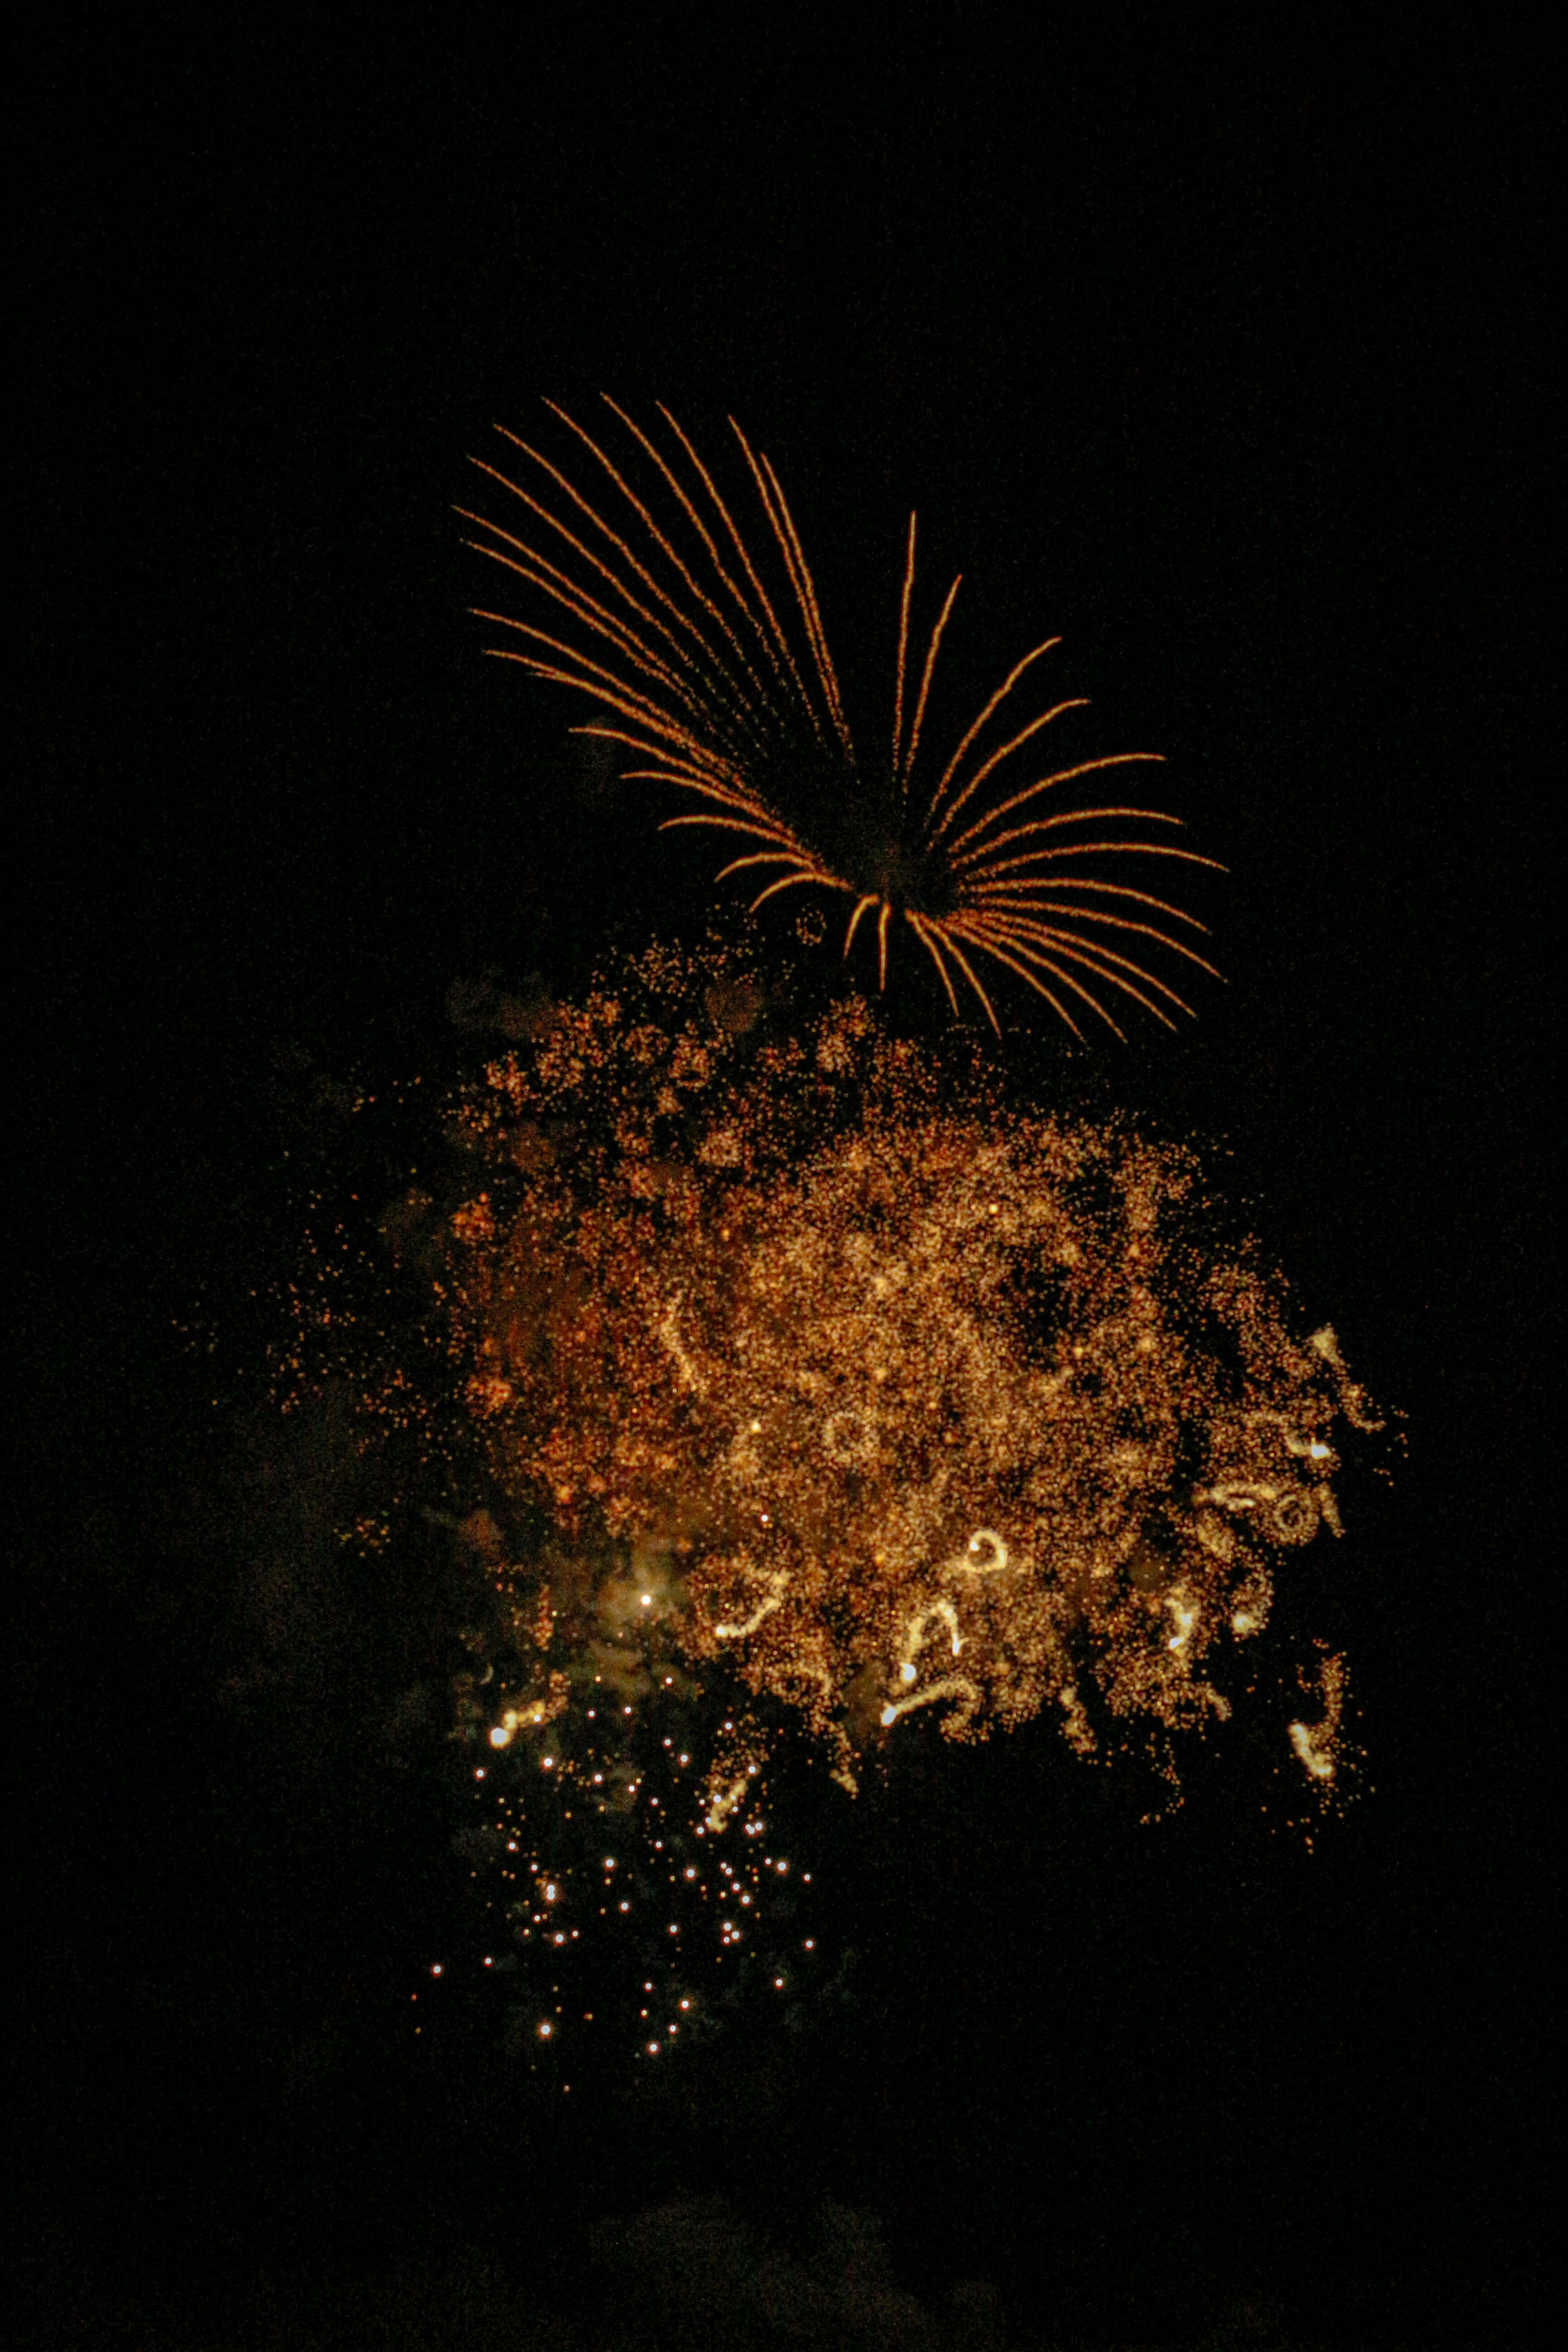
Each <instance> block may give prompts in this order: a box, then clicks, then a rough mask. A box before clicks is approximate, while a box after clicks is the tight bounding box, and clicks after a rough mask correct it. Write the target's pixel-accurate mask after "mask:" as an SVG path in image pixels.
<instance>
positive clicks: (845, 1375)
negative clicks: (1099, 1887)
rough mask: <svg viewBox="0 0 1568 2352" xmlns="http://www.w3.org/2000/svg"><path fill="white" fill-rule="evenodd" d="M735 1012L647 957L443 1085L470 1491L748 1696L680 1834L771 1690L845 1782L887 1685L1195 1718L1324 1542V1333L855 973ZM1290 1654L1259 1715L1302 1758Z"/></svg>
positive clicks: (534, 1670)
mask: <svg viewBox="0 0 1568 2352" xmlns="http://www.w3.org/2000/svg"><path fill="white" fill-rule="evenodd" d="M761 1007H762V993H761V991H760V990H759V989H758V988H757V987H756V986H755V984H754V983H752V982H748V981H747V980H746V978H745V977H744V976H743V975H741V976H737V973H736V971H734V969H733V968H732V967H731V966H729V965H727V964H726V962H725V961H724V959H723V957H722V956H721V954H718V953H715V954H714V955H712V956H710V957H708V958H704V957H703V956H696V957H681V956H677V955H673V954H670V953H668V952H665V951H653V952H650V953H649V954H648V955H647V956H646V957H644V958H642V959H640V960H639V961H637V962H635V963H634V964H632V965H630V966H628V967H627V968H626V970H625V971H623V972H622V974H621V975H620V978H619V981H618V982H612V983H605V984H604V985H602V986H601V987H600V988H598V989H597V990H596V991H595V992H594V993H593V994H592V995H591V996H590V998H589V999H588V1001H587V1002H586V1003H585V1004H584V1005H581V1006H578V1007H575V1008H571V1007H559V1008H555V1009H554V1011H553V1012H552V1014H551V1015H550V1017H549V1018H548V1019H547V1020H543V1021H542V1022H541V1023H540V1024H539V1030H538V1034H536V1035H535V1036H534V1037H533V1038H532V1039H531V1040H529V1041H525V1042H524V1043H522V1044H521V1045H520V1047H519V1048H518V1049H517V1050H513V1051H511V1052H510V1053H508V1054H507V1055H505V1056H504V1057H502V1058H500V1059H499V1060H497V1061H496V1062H494V1063H493V1064H492V1065H491V1066H489V1071H488V1073H487V1076H486V1079H485V1081H484V1083H483V1084H482V1085H480V1086H479V1087H475V1088H474V1089H472V1090H471V1092H470V1093H469V1094H468V1097H467V1098H466V1100H465V1104H464V1108H463V1122H464V1134H465V1140H466V1143H467V1146H468V1150H469V1151H470V1152H471V1154H472V1155H473V1162H474V1165H475V1169H476V1175H477V1176H478V1177H479V1181H478V1183H477V1185H476V1189H475V1190H474V1192H472V1194H471V1196H470V1197H469V1199H468V1201H467V1202H464V1203H463V1204H462V1205H461V1206H460V1207H459V1208H458V1210H457V1212H456V1213H454V1214H453V1215H452V1216H451V1217H450V1220H449V1234H448V1243H447V1250H448V1255H447V1274H446V1276H445V1277H444V1279H445V1286H446V1290H447V1308H448V1312H449V1316H450V1325H451V1331H452V1346H453V1349H454V1351H455V1354H456V1357H457V1360H458V1371H459V1374H460V1377H461V1379H462V1381H463V1383H464V1395H465V1398H466V1402H467V1407H468V1412H469V1413H470V1414H471V1416H472V1418H473V1421H474V1423H475V1425H476V1426H477V1428H478V1429H479V1431H480V1432H481V1433H482V1435H483V1439H484V1443H485V1445H486V1448H487V1451H488V1454H489V1462H490V1464H491V1466H492V1469H493V1471H494V1474H495V1476H496V1478H497V1481H498V1484H499V1486H500V1490H501V1491H502V1492H503V1493H507V1494H510V1496H513V1497H514V1498H516V1499H517V1501H518V1502H519V1503H520V1504H521V1503H523V1502H524V1501H526V1500H529V1499H531V1500H532V1502H533V1503H534V1504H535V1505H536V1506H539V1507H542V1509H543V1510H544V1512H545V1514H546V1515H547V1517H548V1518H549V1519H550V1520H551V1521H552V1524H553V1527H554V1528H555V1530H556V1531H557V1535H558V1537H559V1538H560V1540H561V1542H562V1543H563V1544H564V1546H565V1547H566V1548H567V1549H568V1550H570V1549H571V1547H572V1545H573V1544H574V1543H575V1544H577V1545H579V1546H581V1545H582V1544H583V1543H584V1542H586V1541H588V1540H589V1539H590V1537H593V1536H596V1538H597V1539H599V1540H601V1541H603V1540H605V1539H608V1540H609V1541H610V1542H611V1543H612V1544H618V1545H620V1546H622V1547H630V1548H631V1549H630V1554H629V1556H630V1557H631V1558H632V1559H634V1560H635V1561H636V1562H637V1570H636V1574H635V1577H634V1579H633V1581H634V1582H635V1584H636V1587H637V1590H636V1592H635V1595H634V1596H633V1598H632V1599H631V1600H630V1601H628V1602H627V1605H626V1611H625V1612H624V1614H625V1615H626V1617H627V1618H628V1619H629V1620H630V1621H633V1622H636V1623H637V1625H638V1626H640V1629H641V1632H642V1633H643V1636H644V1638H645V1639H646V1638H647V1637H649V1636H651V1635H652V1633H654V1631H655V1629H657V1632H658V1639H659V1640H661V1641H663V1642H665V1643H668V1645H669V1648H670V1654H671V1656H672V1658H674V1659H678V1660H679V1666H680V1671H681V1672H682V1673H683V1674H686V1675H696V1676H697V1677H699V1678H700V1677H701V1676H702V1675H704V1674H705V1673H710V1672H713V1671H717V1672H718V1673H719V1674H720V1675H722V1676H725V1677H727V1678H728V1679H729V1681H730V1683H731V1685H734V1686H739V1687H740V1688H742V1689H743V1690H744V1691H746V1692H748V1693H749V1694H750V1695H751V1696H752V1699H754V1700H755V1701H756V1702H757V1704H758V1707H759V1709H760V1710H761V1712H760V1713H759V1716H758V1717H757V1719H756V1721H754V1722H753V1723H752V1725H751V1726H750V1727H742V1732H737V1733H736V1735H735V1737H734V1738H732V1739H731V1741H730V1742H729V1743H728V1744H727V1745H726V1743H725V1742H723V1741H721V1742H720V1743H719V1744H718V1745H717V1747H716V1748H715V1751H714V1753H713V1755H712V1756H711V1757H710V1759H708V1760H707V1763H706V1768H705V1770H704V1773H703V1777H702V1781H701V1790H700V1797H699V1798H697V1799H696V1800H695V1801H694V1802H695V1811H694V1814H693V1818H694V1820H695V1821H696V1822H697V1825H698V1826H699V1827H700V1828H701V1829H702V1830H703V1831H704V1832H706V1833H707V1834H708V1835H709V1836H710V1837H721V1836H722V1835H723V1834H724V1833H725V1832H726V1830H727V1829H728V1828H729V1827H730V1826H731V1824H732V1823H733V1822H737V1821H742V1820H743V1819H745V1818H747V1817H748V1805H749V1803H750V1795H751V1790H752V1783H753V1781H754V1780H755V1778H756V1776H757V1774H758V1772H759V1771H760V1770H761V1769H763V1766H764V1765H765V1762H766V1759H767V1752H768V1738H767V1737H765V1736H764V1735H763V1732H762V1731H761V1730H760V1729H759V1728H758V1727H757V1726H758V1724H759V1723H760V1722H761V1720H762V1718H763V1716H764V1715H765V1716H766V1717H767V1720H768V1721H769V1722H770V1723H771V1724H772V1725H773V1726H774V1727H776V1726H777V1725H778V1724H779V1723H780V1722H794V1723H795V1724H796V1725H797V1726H798V1727H799V1728H800V1729H801V1730H802V1731H803V1732H804V1733H805V1734H806V1735H808V1736H809V1738H810V1740H811V1741H813V1742H814V1743H815V1744H816V1747H817V1748H818V1750H819V1751H820V1752H821V1753H822V1754H823V1755H824V1757H825V1758H826V1759H827V1761H828V1762H829V1764H830V1767H831V1769H832V1770H833V1772H834V1774H835V1776H836V1777H837V1779H838V1780H840V1781H841V1782H842V1783H843V1785H844V1786H845V1787H846V1788H847V1789H849V1790H854V1789H855V1787H856V1786H857V1784H858V1780H859V1777H860V1776H861V1774H862V1773H863V1771H864V1769H865V1765H866V1760H867V1758H868V1755H869V1754H870V1753H871V1752H872V1751H874V1750H878V1749H880V1748H884V1747H886V1748H889V1751H890V1750H891V1748H892V1747H893V1744H894V1743H897V1742H898V1741H900V1738H908V1737H910V1731H909V1730H908V1729H907V1728H906V1727H908V1726H910V1722H911V1718H919V1719H920V1720H921V1721H922V1722H925V1723H930V1724H933V1725H934V1726H935V1727H938V1728H939V1729H940V1731H941V1732H942V1735H944V1736H945V1737H946V1738H949V1739H954V1740H974V1739H978V1738H984V1737H985V1736H987V1735H988V1734H989V1733H990V1732H991V1731H993V1730H994V1729H998V1728H1007V1727H1014V1726H1016V1725H1018V1724H1021V1723H1023V1722H1025V1721H1026V1720H1028V1719H1030V1718H1032V1717H1037V1716H1038V1715H1039V1714H1041V1713H1042V1712H1043V1711H1046V1710H1054V1711H1055V1712H1056V1714H1057V1716H1058V1719H1059V1721H1060V1724H1061V1727H1062V1728H1063V1730H1064V1732H1065V1734H1066V1737H1067V1738H1068V1741H1069V1742H1070V1743H1071V1745H1072V1746H1073V1747H1074V1748H1077V1749H1078V1750H1079V1752H1080V1753H1082V1754H1085V1755H1089V1754H1092V1753H1095V1752H1097V1751H1103V1750H1104V1749H1105V1748H1106V1747H1107V1745H1108V1744H1110V1743H1114V1742H1115V1741H1116V1740H1117V1739H1118V1738H1121V1737H1124V1736H1126V1735H1127V1734H1128V1733H1130V1732H1133V1731H1136V1730H1138V1729H1140V1728H1142V1730H1144V1731H1152V1732H1153V1733H1154V1735H1155V1736H1156V1737H1157V1738H1163V1739H1164V1740H1165V1743H1166V1746H1167V1748H1168V1745H1169V1735H1171V1734H1173V1733H1176V1732H1179V1731H1181V1730H1184V1729H1190V1728H1198V1727H1203V1726H1204V1725H1205V1723H1208V1722H1212V1721H1215V1720H1218V1719H1223V1718H1224V1717H1226V1716H1227V1715H1228V1714H1229V1712H1230V1710H1231V1706H1232V1703H1233V1693H1234V1690H1235V1688H1236V1685H1237V1680H1238V1677H1239V1676H1240V1675H1242V1673H1243V1672H1244V1669H1242V1668H1240V1667H1238V1665H1237V1654H1238V1652H1239V1651H1241V1650H1242V1648H1243V1647H1244V1645H1245V1644H1246V1643H1247V1642H1249V1641H1250V1640H1252V1639H1253V1638H1254V1637H1255V1636H1257V1635H1258V1634H1259V1633H1262V1631H1263V1629H1264V1627H1265V1625H1266V1624H1267V1622H1268V1616H1269V1612H1270V1608H1271V1605H1272V1601H1273V1593H1274V1584H1275V1578H1276V1574H1277V1571H1278V1568H1279V1561H1280V1559H1281V1558H1282V1557H1283V1556H1285V1555H1287V1554H1289V1552H1291V1551H1293V1550H1295V1549H1298V1548H1300V1546H1302V1545H1305V1544H1307V1543H1309V1542H1310V1541H1311V1539H1312V1538H1314V1537H1315V1536H1316V1535H1318V1533H1319V1531H1320V1530H1321V1529H1327V1530H1328V1531H1329V1533H1330V1534H1331V1536H1337V1535H1338V1534H1339V1533H1340V1513H1339V1508H1338V1506H1337V1503H1336V1500H1335V1496H1334V1490H1333V1484H1332V1481H1333V1477H1334V1474H1335V1472H1336V1470H1337V1468H1338V1466H1339V1460H1338V1453H1337V1450H1336V1443H1335V1435H1334V1432H1335V1427H1336V1424H1337V1423H1341V1422H1345V1423H1350V1424H1351V1425H1352V1426H1353V1427H1356V1428H1361V1429H1372V1428H1375V1427H1377V1426H1379V1425H1380V1424H1379V1423H1377V1422H1376V1421H1375V1420H1374V1418H1373V1415H1372V1413H1371V1412H1370V1409H1369V1407H1368V1404H1367V1401H1366V1399H1365V1397H1364V1395H1363V1391H1361V1389H1360V1388H1359V1387H1358V1386H1357V1385H1356V1383H1355V1382H1354V1381H1352V1379H1351V1378H1350V1376H1349V1374H1348V1372H1347V1370H1346V1368H1345V1365H1344V1363H1343V1361H1342V1357H1341V1353H1340V1349H1339V1347H1338V1344H1337V1342H1336V1340H1335V1338H1334V1335H1333V1332H1332V1331H1331V1329H1330V1328H1327V1327H1324V1328H1320V1329H1319V1330H1317V1331H1314V1332H1313V1333H1311V1334H1310V1336H1309V1337H1305V1338H1299V1337H1297V1336H1296V1335H1295V1334H1294V1333H1293V1332H1292V1330H1291V1328H1289V1324H1288V1321H1287V1319H1286V1313H1285V1298H1284V1294H1283V1291H1282V1287H1281V1286H1280V1285H1279V1283H1278V1282H1277V1281H1275V1280H1272V1279H1271V1278H1269V1277H1268V1275H1267V1274H1266V1273H1265V1272H1264V1271H1263V1270H1262V1269H1261V1268H1260V1266H1259V1264H1258V1258H1257V1254H1256V1251H1255V1250H1254V1249H1253V1248H1252V1246H1251V1245H1250V1244H1246V1243H1237V1244H1223V1243H1222V1242H1221V1241H1220V1240H1219V1239H1218V1238H1217V1233H1216V1223H1217V1221H1216V1219H1215V1215H1214V1214H1213V1204H1212V1203H1211V1202H1208V1201H1207V1200H1206V1198H1205V1194H1204V1192H1203V1187H1202V1183H1201V1180H1200V1176H1199V1171H1198V1169H1197V1167H1196V1164H1195V1162H1194V1159H1193V1157H1192V1155H1191V1154H1190V1152H1188V1151H1187V1150H1185V1149H1184V1148H1183V1147H1180V1146H1176V1145H1172V1144H1168V1143H1156V1142H1152V1141H1150V1140H1148V1139H1144V1138H1142V1137H1140V1136H1139V1135H1138V1134H1137V1133H1136V1132H1135V1131H1133V1130H1132V1129H1131V1128H1130V1127H1128V1126H1126V1125H1124V1124H1121V1123H1119V1122H1117V1123H1111V1124H1109V1125H1103V1124H1101V1125H1089V1124H1082V1123H1077V1124H1075V1123H1072V1122H1069V1121H1067V1120H1063V1119H1060V1118H1052V1117H1047V1116H1039V1115H1030V1114H1026V1113H1022V1112H1014V1113H1006V1114H1004V1113H1003V1112H1002V1111H1001V1110H999V1108H998V1107H997V1105H996V1104H995V1103H994V1101H989V1100H987V1099H985V1098H984V1094H983V1092H982V1093H977V1092H974V1091H969V1092H966V1093H962V1094H961V1095H960V1096H959V1097H958V1098H957V1099H952V1098H951V1097H952V1087H951V1086H948V1085H947V1084H945V1082H944V1081H942V1079H941V1078H940V1076H939V1075H938V1074H937V1073H936V1072H935V1071H934V1069H933V1068H932V1067H931V1065H930V1064H929V1063H928V1062H927V1061H926V1060H925V1059H924V1058H923V1057H922V1056H921V1054H920V1053H919V1052H918V1051H917V1050H916V1049H914V1048H912V1047H910V1046H907V1045H898V1044H895V1043H893V1042H892V1041H890V1040H889V1038H888V1037H887V1036H886V1035H885V1034H883V1033H882V1032H881V1031H880V1029H879V1024H877V1022H876V1021H875V1019H874V1017H873V1015H872V1014H871V1013H870V1010H869V1008H868V1005H867V1004H866V1003H865V1002H864V1000H861V999H857V998H851V999H848V1000H847V1001H846V1002H844V1003H841V1004H839V1005H838V1006H837V1007H835V1008H833V1009H832V1010H830V1011H829V1012H828V1013H826V1014H825V1015H824V1016H822V1017H821V1018H820V1019H819V1020H817V1021H816V1022H815V1023H802V1024H799V1025H798V1033H797V1034H778V1033H776V1032H773V1033H771V1034H770V1033H769V1032H768V1031H767V1029H766V1028H765V1026H763V1027H762V1028H761V1029H759V1023H758V1015H759V1012H760V1010H761ZM753 1031H758V1034H751V1033H752V1032H753ZM508 1574H509V1575H510V1578H511V1581H512V1586H513V1589H514V1590H515V1591H516V1592H517V1594H518V1596H519V1606H520V1607H521V1608H522V1609H523V1611H524V1613H525V1614H526V1612H528V1611H532V1612H535V1615H536V1619H537V1622H538V1625H539V1629H540V1633H541V1637H542V1643H543V1646H542V1648H541V1650H540V1652H539V1654H538V1657H537V1659H536V1661H535V1663H534V1664H533V1666H532V1667H529V1666H528V1665H527V1664H526V1663H524V1664H519V1665H518V1666H517V1667H516V1669H515V1673H516V1686H515V1687H514V1688H512V1689H511V1690H510V1691H498V1692H497V1693H496V1694H495V1695H494V1701H493V1706H494V1711H493V1716H492V1722H491V1728H490V1730H489V1739H490V1741H491V1743H492V1745H493V1746H494V1747H496V1748H510V1746H511V1745H512V1743H513V1742H514V1741H517V1740H519V1739H523V1738H526V1739H527V1740H529V1741H530V1742H531V1743H532V1744H533V1745H537V1743H538V1741H539V1740H540V1739H541V1738H547V1737H548V1736H549V1729H550V1727H551V1726H552V1724H553V1722H554V1721H555V1718H556V1717H558V1716H559V1715H560V1714H561V1713H562V1711H563V1708H564V1707H565V1706H566V1704H567V1680H566V1678H565V1676H563V1674H562V1672H561V1670H560V1669H559V1668H558V1667H557V1668H549V1667H548V1666H547V1662H546V1657H545V1651H546V1650H547V1649H548V1647H549V1643H550V1641H551V1640H552V1639H553V1629H554V1626H555V1623H556V1619H557V1616H558V1614H559V1613H560V1612H561V1611H562V1610H563V1608H565V1609H567V1612H568V1613H570V1608H569V1597H568V1596H565V1595H564V1593H563V1591H557V1590H553V1589H552V1585H551V1580H550V1576H549V1574H548V1572H547V1571H546V1570H543V1569H542V1568H540V1567H538V1566H537V1565H535V1566H533V1567H531V1568H527V1569H522V1568H519V1569H517V1570H509V1571H508ZM556 1582H557V1586H559V1585H560V1577H559V1575H558V1576H557V1580H556ZM628 1590H629V1588H628ZM599 1605H600V1608H601V1613H602V1611H603V1606H604V1603H603V1602H601V1603H600V1604H599ZM606 1663H607V1662H606ZM551 1673H553V1675H554V1681H553V1683H552V1681H551V1679H550V1675H551ZM671 1679H673V1677H672V1678H671ZM1320 1679H1321V1684H1322V1703H1321V1707H1320V1708H1319V1710H1318V1711H1317V1715H1316V1718H1315V1719H1314V1720H1312V1721H1310V1722H1309V1721H1305V1720H1303V1721H1300V1722H1296V1723H1292V1724H1290V1725H1289V1726H1288V1727H1285V1729H1284V1731H1282V1734H1281V1738H1282V1739H1288V1742H1289V1748H1290V1749H1291V1750H1293V1752H1294V1756H1295V1758H1296V1759H1297V1762H1298V1763H1299V1765H1300V1767H1301V1768H1302V1769H1304V1770H1305V1772H1306V1773H1307V1774H1308V1775H1309V1776H1310V1780H1312V1781H1313V1782H1314V1783H1319V1784H1321V1783H1325V1782H1329V1781H1331V1780H1332V1779H1333V1776H1334V1772H1335V1769H1336V1755H1337V1741H1338V1738H1339V1726H1340V1717H1341V1713H1342V1684H1343V1667H1342V1661H1340V1660H1338V1659H1331V1660H1330V1661H1329V1662H1328V1664H1327V1665H1326V1667H1324V1668H1323V1670H1322V1672H1321V1676H1320ZM772 1736H776V1733H775V1735H772ZM594 1769H603V1767H595V1768H594Z"/></svg>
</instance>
